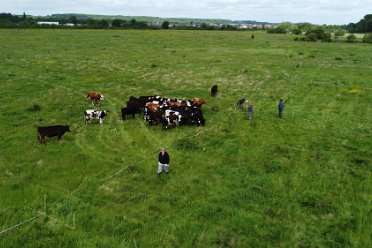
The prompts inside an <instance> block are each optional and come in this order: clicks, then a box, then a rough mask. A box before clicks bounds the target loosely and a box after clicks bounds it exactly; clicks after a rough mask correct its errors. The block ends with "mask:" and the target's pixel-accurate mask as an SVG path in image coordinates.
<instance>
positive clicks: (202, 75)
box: [0, 29, 372, 248]
mask: <svg viewBox="0 0 372 248" xmlns="http://www.w3.org/2000/svg"><path fill="white" fill-rule="evenodd" d="M252 34H254V36H255V38H254V39H251V35H252ZM293 38H294V36H292V35H269V34H266V33H260V32H254V33H252V32H221V31H171V30H167V31H123V30H17V29H12V30H7V29H1V30H0V103H1V104H0V111H1V121H0V186H1V187H0V232H1V233H0V247H48V248H50V247H370V245H371V243H372V238H371V237H372V227H371V219H372V208H371V206H372V194H371V192H372V181H371V172H372V167H371V160H372V152H371V151H372V149H371V148H372V128H371V127H372V125H371V123H372V106H371V103H372V46H371V45H370V44H363V43H355V44H349V43H346V42H332V43H321V42H311V43H308V42H295V41H293ZM214 84H217V85H218V87H219V94H218V95H217V97H216V98H211V97H210V93H209V91H210V88H211V86H212V85H214ZM88 91H98V92H101V93H103V94H104V96H105V100H104V101H103V103H102V106H100V107H97V108H98V109H106V110H110V111H112V113H110V114H109V115H108V116H107V118H106V119H105V122H104V124H103V125H102V126H100V125H99V124H97V123H94V124H92V125H91V126H85V124H84V110H85V109H92V108H94V107H93V106H92V105H91V104H90V103H88V102H87V101H86V100H85V96H86V94H87V92H88ZM141 95H161V96H164V97H168V98H176V97H177V98H185V99H191V98H193V97H202V98H205V99H206V100H207V101H208V103H207V104H205V105H203V107H202V110H203V114H204V117H205V119H206V125H205V126H204V127H196V126H181V127H177V128H174V129H171V130H168V131H162V130H161V127H160V126H148V125H147V124H146V123H144V121H143V116H142V115H141V116H137V117H136V118H135V119H134V120H132V119H131V118H130V119H129V120H126V121H122V120H121V116H120V108H121V107H123V106H124V104H125V103H126V101H127V100H128V99H129V97H130V96H136V97H138V96H141ZM242 97H245V98H247V99H248V100H249V102H250V103H253V104H254V106H255V113H254V117H253V121H251V122H248V121H247V117H246V109H245V110H240V109H238V108H236V106H235V104H236V101H237V100H238V99H239V98H242ZM279 98H283V99H284V101H285V110H284V112H283V119H281V120H280V119H279V118H278V117H277V114H278V113H277V104H278V101H279ZM38 106H40V109H38V108H37V107H38ZM246 107H247V105H246ZM55 124H69V125H70V129H71V133H66V134H65V135H64V136H63V138H62V140H61V141H59V142H57V141H56V139H48V140H47V141H46V143H45V144H39V143H38V141H37V134H36V127H37V126H46V125H55ZM163 146H165V147H167V148H168V151H169V154H170V157H171V163H170V174H169V176H168V177H167V178H166V177H165V176H164V175H163V176H162V177H161V178H157V177H156V170H157V154H158V151H159V149H160V148H161V147H163ZM33 217H35V218H33ZM31 218H33V219H31ZM23 222H25V223H23ZM17 224H20V225H19V226H16V225H17ZM74 224H75V225H74ZM15 226H16V227H15ZM13 227H14V228H13ZM8 228H10V229H9V230H7V229H8ZM4 230H5V231H4Z"/></svg>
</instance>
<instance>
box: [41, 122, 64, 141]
mask: <svg viewBox="0 0 372 248" xmlns="http://www.w3.org/2000/svg"><path fill="white" fill-rule="evenodd" d="M65 132H70V126H68V125H55V126H47V127H38V128H37V133H38V136H37V139H38V140H39V142H40V144H41V143H44V138H45V137H48V138H50V137H55V136H57V139H58V140H60V139H61V137H62V136H63V135H64V134H65Z"/></svg>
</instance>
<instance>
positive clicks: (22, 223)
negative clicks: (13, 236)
mask: <svg viewBox="0 0 372 248" xmlns="http://www.w3.org/2000/svg"><path fill="white" fill-rule="evenodd" d="M37 217H38V215H36V216H34V217H32V218H30V219H28V220H25V221H22V222H21V223H18V224H16V225H14V226H12V227H9V228H7V229H4V230H2V231H1V232H0V234H3V233H6V232H9V231H11V230H13V229H14V228H17V227H19V226H22V225H24V224H26V223H28V222H30V221H32V220H34V219H36V218H37Z"/></svg>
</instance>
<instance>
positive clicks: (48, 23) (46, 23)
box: [37, 22, 59, 25]
mask: <svg viewBox="0 0 372 248" xmlns="http://www.w3.org/2000/svg"><path fill="white" fill-rule="evenodd" d="M37 25H59V22H37Z"/></svg>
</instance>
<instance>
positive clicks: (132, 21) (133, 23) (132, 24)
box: [129, 19, 137, 26]
mask: <svg viewBox="0 0 372 248" xmlns="http://www.w3.org/2000/svg"><path fill="white" fill-rule="evenodd" d="M129 23H130V25H131V26H136V24H137V21H136V19H132V20H130V21H129Z"/></svg>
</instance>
